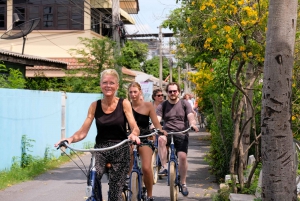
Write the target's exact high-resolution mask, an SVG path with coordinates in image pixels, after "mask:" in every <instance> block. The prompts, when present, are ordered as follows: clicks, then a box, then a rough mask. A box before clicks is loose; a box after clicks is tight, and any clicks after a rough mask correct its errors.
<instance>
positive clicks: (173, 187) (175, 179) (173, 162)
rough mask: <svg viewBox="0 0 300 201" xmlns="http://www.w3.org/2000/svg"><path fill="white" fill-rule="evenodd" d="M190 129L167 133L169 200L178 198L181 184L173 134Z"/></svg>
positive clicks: (175, 200) (173, 200)
mask: <svg viewBox="0 0 300 201" xmlns="http://www.w3.org/2000/svg"><path fill="white" fill-rule="evenodd" d="M190 129H191V127H190V128H188V129H186V130H184V131H180V132H170V133H168V135H170V136H171V144H170V147H169V149H170V150H169V164H168V173H169V174H168V186H170V198H171V201H177V200H178V191H179V192H181V191H182V185H181V182H180V175H179V172H178V159H177V156H176V150H175V146H174V140H173V135H178V134H180V135H182V134H185V133H186V132H188V131H189V130H190Z"/></svg>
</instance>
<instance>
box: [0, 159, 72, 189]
mask: <svg viewBox="0 0 300 201" xmlns="http://www.w3.org/2000/svg"><path fill="white" fill-rule="evenodd" d="M68 161H70V159H69V158H68V157H67V156H61V157H59V158H58V159H56V158H51V159H44V158H33V157H32V158H31V160H30V162H29V163H28V164H27V165H26V167H23V168H22V167H21V165H20V162H19V161H15V162H14V164H13V165H12V167H11V169H10V170H4V171H1V172H0V190H3V189H5V188H7V187H10V186H12V185H14V184H18V183H21V182H24V181H28V180H32V179H34V178H35V177H36V176H38V175H40V174H42V173H45V172H47V171H48V170H52V169H55V168H57V167H59V166H60V165H62V164H64V163H66V162H68Z"/></svg>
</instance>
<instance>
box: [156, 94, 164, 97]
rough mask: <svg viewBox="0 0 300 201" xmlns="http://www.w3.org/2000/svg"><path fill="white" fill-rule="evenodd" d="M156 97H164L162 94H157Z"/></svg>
mask: <svg viewBox="0 0 300 201" xmlns="http://www.w3.org/2000/svg"><path fill="white" fill-rule="evenodd" d="M156 96H157V97H161V96H164V95H163V94H157V95H156Z"/></svg>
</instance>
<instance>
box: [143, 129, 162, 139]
mask: <svg viewBox="0 0 300 201" xmlns="http://www.w3.org/2000/svg"><path fill="white" fill-rule="evenodd" d="M153 130H154V131H153V132H152V133H150V134H148V135H141V136H139V138H146V137H151V136H153V135H156V134H158V133H161V131H160V130H159V129H153Z"/></svg>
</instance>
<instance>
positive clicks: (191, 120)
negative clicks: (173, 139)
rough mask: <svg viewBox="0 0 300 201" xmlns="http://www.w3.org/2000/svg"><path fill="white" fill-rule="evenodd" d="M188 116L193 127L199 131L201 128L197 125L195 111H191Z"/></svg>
mask: <svg viewBox="0 0 300 201" xmlns="http://www.w3.org/2000/svg"><path fill="white" fill-rule="evenodd" d="M187 118H188V120H189V124H190V126H191V127H193V129H194V130H195V131H196V132H198V131H199V129H198V127H197V126H196V120H195V115H194V114H193V113H189V114H188V115H187Z"/></svg>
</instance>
